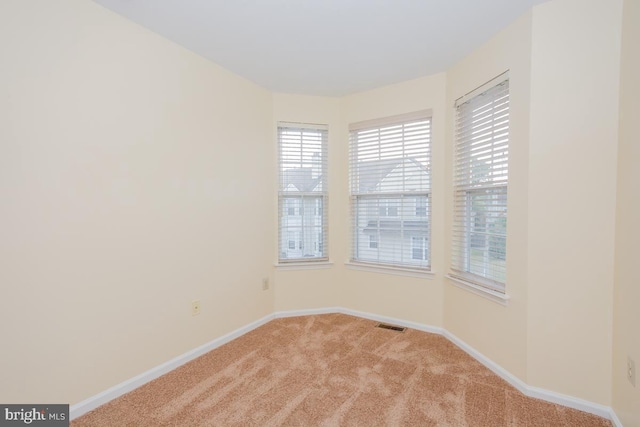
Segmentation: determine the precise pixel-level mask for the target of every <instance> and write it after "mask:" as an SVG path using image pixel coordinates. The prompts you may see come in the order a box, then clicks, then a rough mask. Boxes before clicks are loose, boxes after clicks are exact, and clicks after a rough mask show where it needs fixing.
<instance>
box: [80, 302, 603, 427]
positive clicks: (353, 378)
mask: <svg viewBox="0 0 640 427" xmlns="http://www.w3.org/2000/svg"><path fill="white" fill-rule="evenodd" d="M376 324H377V322H374V321H370V320H365V319H361V318H357V317H352V316H347V315H343V314H326V315H317V316H305V317H294V318H287V319H277V320H273V321H271V322H269V323H268V324H266V325H264V326H262V327H260V328H257V329H255V330H253V331H252V332H249V333H248V334H246V335H244V336H242V337H240V338H238V339H236V340H234V341H232V342H230V343H228V344H226V345H224V346H222V347H220V348H218V349H216V350H213V351H211V352H209V353H207V354H206V355H204V356H202V357H200V358H198V359H196V360H194V361H192V362H190V363H188V364H186V365H184V366H182V367H180V368H178V369H176V370H175V371H172V372H170V373H169V374H167V375H164V376H163V377H160V378H158V379H156V380H154V381H152V382H150V383H148V384H146V385H144V386H142V387H140V388H139V389H137V390H134V391H132V392H131V393H128V394H126V395H124V396H122V397H120V398H118V399H115V400H113V401H111V402H110V403H108V404H106V405H104V406H102V407H100V408H98V409H96V410H94V411H92V412H90V413H88V414H86V415H84V416H82V417H80V418H78V419H76V420H74V421H73V422H72V423H71V425H72V426H74V427H81V426H451V427H462V426H469V427H476V426H478V427H482V426H487V427H499V426H532V427H533V426H535V427H539V426H553V427H573V426H575V427H588V426H611V424H610V422H609V421H607V420H605V419H603V418H600V417H597V416H594V415H591V414H587V413H584V412H580V411H576V410H574V409H569V408H565V407H562V406H559V405H554V404H551V403H547V402H544V401H541V400H536V399H531V398H527V397H525V396H524V395H522V394H521V393H520V392H518V391H517V390H516V389H514V388H513V387H511V386H510V385H508V384H507V383H506V382H505V381H503V380H502V379H501V378H499V377H497V376H496V375H494V374H493V373H492V372H491V371H489V370H488V369H487V368H485V367H484V366H483V365H481V364H480V363H479V362H477V361H476V360H475V359H473V358H471V357H470V356H469V355H467V354H466V353H465V352H464V351H462V350H461V349H459V348H458V347H456V346H455V345H454V344H452V343H451V342H449V341H448V340H447V339H446V338H443V337H441V336H439V335H434V334H428V333H425V332H419V331H416V330H411V329H408V330H406V331H405V332H395V331H390V330H385V329H380V328H376V327H375V326H376Z"/></svg>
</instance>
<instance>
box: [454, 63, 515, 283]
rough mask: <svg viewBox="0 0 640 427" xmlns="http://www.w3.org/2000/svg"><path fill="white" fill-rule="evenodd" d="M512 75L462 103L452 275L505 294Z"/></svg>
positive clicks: (458, 117)
mask: <svg viewBox="0 0 640 427" xmlns="http://www.w3.org/2000/svg"><path fill="white" fill-rule="evenodd" d="M508 160H509V79H508V74H504V75H502V76H500V77H498V78H496V79H494V80H493V81H491V82H489V83H487V84H486V85H484V86H482V87H480V88H478V89H476V90H475V91H473V92H471V93H470V94H468V95H465V96H464V97H463V98H461V99H459V100H458V101H457V102H456V143H455V176H454V215H453V218H454V226H453V242H452V243H453V245H452V247H453V253H452V258H451V259H452V265H451V269H452V275H453V276H454V277H457V278H459V279H462V280H466V281H468V282H471V283H473V284H476V285H480V286H484V287H486V288H489V289H491V290H494V291H498V292H501V293H504V292H505V281H506V256H507V183H508Z"/></svg>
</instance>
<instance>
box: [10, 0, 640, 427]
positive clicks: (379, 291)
mask: <svg viewBox="0 0 640 427" xmlns="http://www.w3.org/2000/svg"><path fill="white" fill-rule="evenodd" d="M61 2H62V3H61ZM621 6H622V0H586V1H585V0H553V1H550V2H547V3H544V4H542V5H540V6H537V7H535V8H534V9H533V11H530V12H529V13H527V14H525V15H524V16H522V17H521V18H519V19H518V20H516V21H515V22H514V23H512V24H511V25H510V26H509V27H508V28H506V29H504V30H503V31H501V32H500V33H499V34H497V35H496V36H495V37H494V38H493V39H492V40H491V41H489V42H488V43H486V44H485V45H484V46H483V47H481V48H479V49H477V50H476V51H474V52H473V53H471V54H470V55H469V56H467V57H466V58H465V59H463V60H462V61H460V62H459V63H458V64H456V65H455V66H453V67H452V68H451V69H449V70H448V71H447V72H446V73H441V74H437V75H433V76H428V77H423V78H420V79H415V80H411V81H407V82H403V83H399V84H396V85H391V86H386V87H383V88H379V89H375V90H371V91H367V92H363V93H359V94H355V95H351V96H347V97H344V98H324V97H312V96H302V95H287V94H271V93H269V92H268V91H266V90H264V89H261V88H259V87H257V86H255V85H254V84H252V83H250V82H248V81H246V80H243V79H241V78H239V77H237V76H235V75H233V74H231V73H229V72H228V71H225V70H223V69H221V68H220V67H218V66H216V65H214V64H212V63H210V62H208V61H206V60H204V59H202V58H200V57H198V56H196V55H194V54H192V53H190V52H189V51H186V50H185V49H183V48H180V47H178V46H177V45H175V44H173V43H171V42H168V41H166V40H164V39H162V38H160V37H159V36H157V35H155V34H153V33H151V32H149V31H147V30H145V29H143V28H142V27H139V26H136V25H134V24H132V23H130V22H129V21H126V20H124V19H122V18H120V17H118V16H117V15H115V14H113V13H111V12H109V11H107V10H105V9H103V8H101V7H100V6H98V5H96V4H94V3H93V2H89V1H83V0H60V1H58V2H50V1H46V0H30V1H29V2H27V1H24V0H6V1H3V2H0V54H1V55H2V58H3V66H2V67H0V81H2V82H8V83H9V84H5V85H3V86H2V90H3V91H5V92H3V94H2V97H1V98H0V149H1V150H2V153H1V155H0V200H2V209H0V255H1V256H0V291H1V292H2V297H1V299H0V334H1V336H2V337H3V343H4V344H3V346H2V347H0V352H1V359H2V363H1V364H0V384H2V387H0V402H7V403H8V402H24V401H29V402H36V401H57V402H70V403H77V402H78V401H80V400H82V399H85V398H87V397H90V396H92V395H95V394H96V393H98V392H101V391H103V390H105V389H107V388H108V387H110V386H113V385H115V384H117V383H119V382H121V381H124V380H126V379H129V378H132V377H133V376H135V375H137V374H140V373H141V372H143V371H145V370H146V369H149V368H152V367H155V366H157V365H159V364H160V363H163V362H165V361H167V360H169V359H171V358H172V357H175V356H177V355H179V354H182V353H184V352H186V351H188V350H190V349H193V348H195V347H197V346H198V345H200V344H202V343H205V342H207V341H209V340H211V339H213V338H216V337H219V336H220V335H222V334H224V333H226V332H229V331H231V330H234V329H236V328H238V327H240V326H243V325H246V324H248V323H250V322H251V321H253V320H256V319H258V318H260V317H262V316H264V315H266V314H268V313H271V312H272V311H274V310H276V311H280V310H298V309H310V308H324V307H333V306H343V307H347V308H350V309H354V310H359V311H364V312H370V313H375V314H379V315H385V316H390V317H396V318H400V319H404V320H409V321H414V322H419V323H423V324H428V325H433V326H443V327H445V328H446V329H447V330H449V331H450V332H451V333H453V334H454V335H456V336H457V337H459V338H461V339H462V340H463V341H465V342H467V343H468V344H470V345H471V346H473V347H474V348H476V349H477V350H478V351H480V352H481V353H483V354H484V355H486V356H487V357H489V358H490V359H492V360H493V361H495V362H496V363H498V364H499V365H501V366H502V367H504V368H505V369H507V370H508V371H509V372H511V373H512V374H514V375H516V376H517V377H519V378H521V379H522V380H524V381H525V382H527V383H528V384H531V385H533V386H538V387H542V388H546V389H549V390H552V391H555V392H559V393H564V394H568V395H572V396H576V397H579V398H583V399H586V400H590V401H593V402H597V403H601V404H605V405H610V404H611V402H612V400H611V399H612V378H613V406H614V408H615V409H616V410H617V411H619V415H620V417H621V419H623V421H624V422H625V425H636V424H638V425H640V423H639V422H638V419H639V418H640V415H639V414H638V405H636V403H637V402H638V390H639V389H640V388H639V387H638V386H636V388H632V387H630V385H629V384H628V382H626V377H625V376H624V375H623V374H624V368H625V366H626V357H627V355H630V356H632V357H634V358H635V360H636V364H637V365H638V366H640V348H639V345H640V344H639V341H638V336H639V335H638V333H637V330H636V329H634V328H635V327H637V325H638V324H640V319H638V315H637V313H638V310H637V309H636V306H637V302H638V300H639V299H640V296H639V295H638V290H637V286H636V285H637V283H638V273H637V269H634V268H633V265H634V263H635V262H636V260H635V258H634V257H633V255H634V254H637V252H638V250H637V248H636V246H637V241H638V240H639V239H638V237H640V236H638V232H637V229H638V228H637V227H636V226H634V223H633V220H634V219H635V218H638V216H639V215H638V202H637V201H638V197H637V194H638V193H637V191H638V190H637V188H638V185H636V183H637V182H639V181H640V179H639V178H638V176H637V173H638V172H637V169H638V167H637V163H638V155H637V147H636V146H635V145H637V144H633V143H632V141H636V140H637V139H638V132H637V126H635V123H634V122H632V120H633V118H635V117H637V115H638V103H637V98H638V96H635V95H637V94H638V83H637V82H636V81H635V80H634V77H635V76H636V75H638V74H639V71H638V64H639V62H638V53H637V52H638V51H637V49H638V48H637V45H636V44H634V43H632V42H630V40H634V41H635V40H637V39H638V38H639V37H640V35H639V34H638V28H639V27H640V23H638V3H637V2H634V1H631V0H626V3H625V7H626V11H625V26H624V40H623V42H624V44H623V55H622V67H620V50H619V42H620V37H621V31H622V30H621V22H620V16H621V13H622V12H621ZM506 70H510V90H511V146H510V147H511V148H510V183H509V207H508V208H509V224H508V238H507V245H508V248H509V249H508V271H507V293H508V294H509V296H510V298H511V299H510V301H509V304H508V305H507V306H502V305H499V304H497V303H494V302H491V301H488V300H486V299H483V298H482V297H479V296H477V295H474V294H471V293H469V292H467V291H464V290H461V289H459V288H457V287H454V286H452V284H451V283H449V281H448V279H446V278H445V277H444V275H445V274H446V273H447V272H448V268H449V258H450V250H451V248H450V244H449V238H448V236H449V234H450V230H451V225H452V224H451V221H450V218H451V211H452V199H451V194H452V192H451V189H452V188H451V186H452V183H451V177H452V164H453V158H452V156H453V150H452V143H453V103H454V100H455V99H456V98H458V97H459V96H461V95H463V94H465V93H467V92H469V91H470V90H472V89H473V88H475V87H477V86H479V85H481V84H482V83H484V82H486V81H488V80H490V79H491V78H493V77H494V76H496V75H498V74H500V73H502V72H504V71H506ZM620 72H621V73H622V81H621V86H620V87H621V93H622V94H623V96H622V98H621V99H619V96H618V95H619V93H620V92H619V90H618V87H619V76H620ZM636 80H637V79H636ZM619 106H620V111H621V114H620V128H618V126H619V123H618V119H619V117H618V107H619ZM423 109H431V110H432V111H433V138H432V141H433V152H432V156H433V194H432V200H433V208H432V209H433V210H432V247H431V251H432V266H433V267H432V268H433V270H434V272H435V275H434V278H433V279H424V278H420V279H419V278H412V277H402V276H397V275H389V274H380V273H373V272H364V271H356V270H352V269H348V268H347V267H345V265H344V263H345V261H347V260H348V259H349V244H350V240H349V189H348V132H347V127H348V124H349V123H353V122H358V121H362V120H368V119H375V118H381V117H386V116H391V115H396V114H402V113H408V112H412V111H417V110H423ZM277 121H293V122H310V123H326V124H328V125H329V135H330V136H329V174H330V176H329V191H330V203H329V229H330V235H329V250H330V258H331V261H332V262H333V264H332V265H330V266H329V268H326V269H315V270H283V269H278V268H274V263H275V262H276V261H277V258H276V257H277V239H276V233H277V207H276V204H277V203H276V202H277V198H276V195H277V167H276V165H277V150H276V147H277V142H276V132H275V123H276V122H277ZM618 129H620V132H619V135H618ZM618 137H619V141H620V142H619V147H620V149H619V153H618V152H617V150H616V147H617V144H616V141H618ZM617 162H619V168H618V169H617ZM634 166H635V169H634ZM265 177H270V178H265ZM616 179H617V182H616ZM616 185H617V186H616ZM616 191H617V196H618V200H617V211H616ZM616 215H617V217H616ZM616 220H617V229H615V230H614V226H615V225H616V223H615V221H616ZM585 230H589V231H588V232H587V231H585ZM614 231H615V232H614ZM614 237H615V239H614ZM614 243H615V245H614ZM614 249H615V253H616V255H617V258H616V259H615V264H614ZM636 258H637V257H636ZM263 277H269V278H270V279H271V284H272V287H271V289H270V290H268V291H262V290H261V279H262V278H263ZM614 277H615V288H614ZM614 290H615V305H614ZM193 299H200V300H201V302H202V313H201V314H200V315H199V316H197V317H192V316H191V314H190V303H191V301H192V300H193ZM634 303H636V304H635V305H634ZM614 308H615V310H614ZM614 317H615V324H612V323H613V318H614ZM7 343H11V344H10V345H9V344H7ZM612 344H613V349H614V350H613V355H612V351H611V348H612ZM612 365H613V371H612V368H611V367H612Z"/></svg>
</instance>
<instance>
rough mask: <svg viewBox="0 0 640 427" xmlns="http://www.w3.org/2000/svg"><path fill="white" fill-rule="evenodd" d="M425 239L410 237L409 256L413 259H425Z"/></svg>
mask: <svg viewBox="0 0 640 427" xmlns="http://www.w3.org/2000/svg"><path fill="white" fill-rule="evenodd" d="M427 250H428V246H427V239H425V238H424V237H412V238H411V257H412V258H413V259H420V260H424V259H427Z"/></svg>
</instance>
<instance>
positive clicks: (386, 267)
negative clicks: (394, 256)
mask: <svg viewBox="0 0 640 427" xmlns="http://www.w3.org/2000/svg"><path fill="white" fill-rule="evenodd" d="M421 121H428V122H429V125H428V126H429V134H428V147H427V148H426V150H425V151H426V153H427V155H428V158H429V165H431V158H432V153H431V151H432V146H433V130H432V129H433V113H432V110H421V111H416V112H412V113H408V114H400V115H395V116H390V117H385V118H381V119H374V120H367V121H362V122H357V123H352V124H350V125H349V140H350V141H349V151H350V156H349V157H350V158H349V178H350V181H351V184H350V205H351V215H350V216H351V218H350V220H351V248H350V259H349V261H348V262H347V263H346V265H347V266H348V267H349V268H351V269H356V270H365V271H376V272H383V273H389V272H391V274H398V273H397V272H398V271H405V272H407V274H406V275H409V276H412V277H433V275H432V274H431V272H432V266H431V262H432V259H431V250H430V249H431V248H430V245H431V233H432V221H433V218H432V214H431V199H432V191H433V189H432V186H431V168H429V186H428V188H427V189H426V190H424V191H423V190H422V189H421V190H420V191H414V190H407V189H406V188H405V189H404V190H401V191H393V192H392V191H389V192H384V191H380V192H378V193H363V192H359V191H354V189H355V187H354V179H355V173H354V170H353V168H354V167H355V166H354V165H355V163H354V162H356V160H355V155H354V150H355V143H354V140H353V135H354V134H355V133H357V132H360V131H367V130H376V129H381V128H384V127H392V126H399V125H408V124H411V123H413V122H421ZM404 141H405V143H406V141H407V140H404ZM416 197H420V198H424V200H425V207H424V208H425V215H417V209H418V208H417V207H416V206H413V208H409V207H408V205H407V203H409V200H412V199H414V198H416ZM366 198H371V199H374V200H378V201H379V202H380V203H381V202H384V201H385V200H384V199H385V198H386V199H397V200H394V201H393V203H392V204H389V203H388V202H385V205H384V209H385V214H384V215H381V214H380V209H382V208H383V206H382V205H379V206H378V218H379V219H381V218H387V217H389V213H390V211H391V213H394V210H395V213H396V215H395V216H392V217H391V218H399V221H402V222H403V223H404V222H405V221H408V220H409V221H410V220H411V219H410V216H411V215H410V214H409V213H408V212H412V213H413V214H414V215H413V217H414V218H415V220H420V221H424V222H425V223H426V236H423V237H425V238H426V241H427V242H428V243H427V244H428V246H429V248H428V250H427V254H428V258H427V259H426V260H423V261H426V265H424V266H416V265H412V264H411V262H412V261H414V259H413V253H412V252H413V248H412V242H411V239H409V240H408V242H407V243H406V245H407V247H408V251H407V258H402V259H404V261H403V262H397V263H396V262H388V263H387V262H384V261H378V260H369V259H363V258H356V254H357V252H356V251H357V249H356V246H357V245H358V236H356V233H357V232H358V231H357V226H356V223H357V221H358V219H357V216H358V215H359V213H358V212H357V211H358V209H357V207H358V206H363V204H362V203H360V202H359V200H362V199H366ZM412 203H413V202H412ZM403 229H404V225H403V226H401V230H403ZM401 232H402V231H401ZM409 237H412V236H409ZM365 245H366V246H367V247H369V248H371V247H370V242H369V243H366V244H365ZM403 245H404V243H403ZM377 248H378V249H379V248H380V242H379V239H378V244H377ZM403 257H404V255H403ZM415 261H419V260H415Z"/></svg>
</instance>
